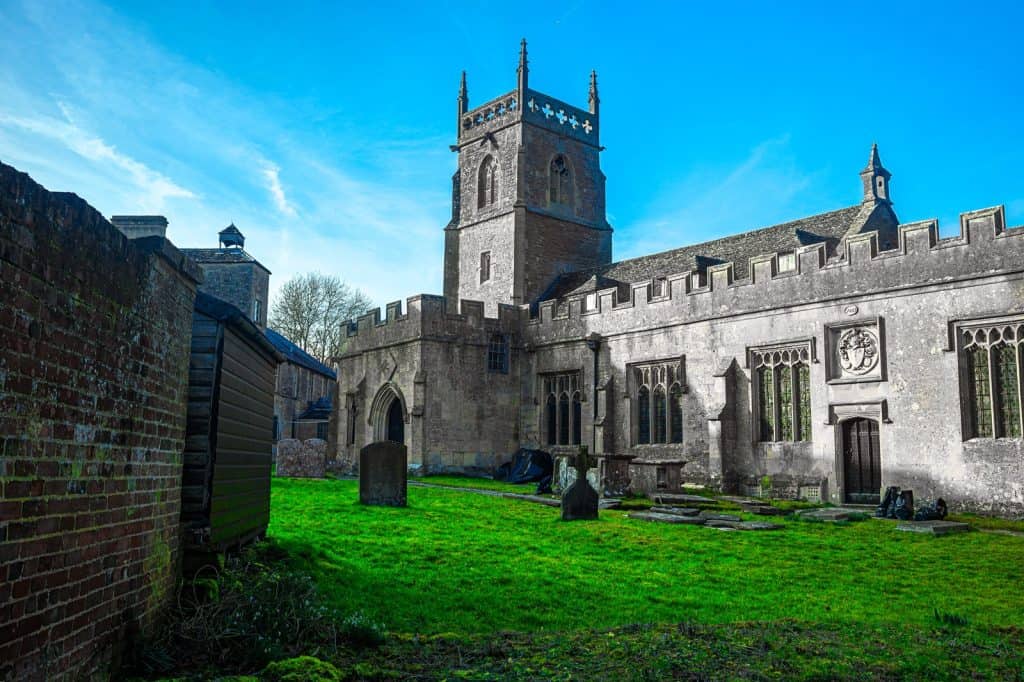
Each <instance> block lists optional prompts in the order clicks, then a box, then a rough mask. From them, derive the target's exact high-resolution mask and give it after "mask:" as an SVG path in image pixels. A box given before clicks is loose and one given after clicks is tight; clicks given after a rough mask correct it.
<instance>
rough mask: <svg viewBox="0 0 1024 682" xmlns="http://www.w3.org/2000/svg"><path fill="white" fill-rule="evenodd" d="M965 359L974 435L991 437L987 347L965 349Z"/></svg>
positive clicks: (990, 401) (990, 397) (990, 394)
mask: <svg viewBox="0 0 1024 682" xmlns="http://www.w3.org/2000/svg"><path fill="white" fill-rule="evenodd" d="M967 359H968V363H967V366H968V371H969V373H970V378H969V382H970V389H971V418H972V421H973V424H974V435H975V436H976V437H978V438H991V437H992V391H991V387H990V385H989V377H988V349H986V348H982V347H981V346H975V347H974V348H971V349H970V350H968V351H967Z"/></svg>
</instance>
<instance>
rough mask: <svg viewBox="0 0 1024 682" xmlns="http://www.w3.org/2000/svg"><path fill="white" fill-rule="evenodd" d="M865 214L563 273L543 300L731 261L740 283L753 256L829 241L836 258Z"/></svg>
mask: <svg viewBox="0 0 1024 682" xmlns="http://www.w3.org/2000/svg"><path fill="white" fill-rule="evenodd" d="M869 210H870V209H869ZM864 211H865V207H864V206H863V205H862V204H857V205H856V206H849V207H847V208H841V209H839V210H837V211H829V212H828V213H819V214H818V215H813V216H809V217H807V218H801V219H800V220H793V221H790V222H788V223H782V224H780V225H773V226H771V227H765V228H761V229H759V230H753V231H751V232H743V233H741V234H736V235H732V236H729V237H723V238H721V239H715V240H713V241H709V242H704V243H702V244H694V245H692V246H684V247H682V248H679V249H672V250H670V251H663V252H661V253H655V254H651V255H649V256H641V257H639V258H630V259H629V260H623V261H619V262H617V263H609V264H607V265H601V266H598V267H596V268H590V269H588V270H581V271H578V272H569V273H566V274H563V275H560V276H559V277H558V278H557V279H556V280H555V281H554V282H553V283H552V285H551V286H550V287H549V288H548V290H547V291H546V292H545V293H544V294H542V295H541V296H540V297H539V298H538V301H543V300H550V299H554V298H563V297H565V296H569V295H572V294H582V293H586V292H592V291H597V290H599V289H606V288H609V287H613V286H620V287H621V288H622V289H623V291H622V293H624V294H626V293H628V286H627V285H628V284H631V283H634V282H642V281H645V280H650V279H654V278H655V277H666V276H668V275H675V274H681V273H687V272H691V271H693V270H699V271H703V270H706V269H707V268H708V267H710V266H712V265H717V264H720V263H726V262H732V264H733V268H734V270H733V273H734V275H735V277H736V279H740V278H743V277H746V276H747V270H748V269H749V265H750V258H752V257H753V256H758V255H761V254H767V253H776V252H786V251H795V250H796V249H797V248H798V247H800V246H806V245H808V244H819V243H822V242H824V243H825V244H826V248H827V250H828V253H829V254H832V253H834V252H835V248H836V246H837V245H838V244H839V242H840V240H842V238H843V237H844V236H846V235H847V234H848V233H850V232H851V230H855V229H856V228H860V227H861V226H863V225H864V223H865V220H866V218H867V215H866V214H865V213H864Z"/></svg>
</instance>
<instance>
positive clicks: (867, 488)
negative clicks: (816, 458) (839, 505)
mask: <svg viewBox="0 0 1024 682" xmlns="http://www.w3.org/2000/svg"><path fill="white" fill-rule="evenodd" d="M842 429H843V465H844V478H843V483H844V486H845V488H846V501H847V502H851V503H854V504H878V503H879V497H880V494H881V490H882V466H881V458H880V457H879V447H878V422H876V421H875V420H873V419H850V420H848V421H845V422H843V425H842Z"/></svg>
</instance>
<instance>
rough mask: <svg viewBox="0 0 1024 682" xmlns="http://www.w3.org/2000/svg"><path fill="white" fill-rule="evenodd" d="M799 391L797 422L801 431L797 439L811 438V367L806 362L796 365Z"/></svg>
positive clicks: (807, 439)
mask: <svg viewBox="0 0 1024 682" xmlns="http://www.w3.org/2000/svg"><path fill="white" fill-rule="evenodd" d="M796 383H797V393H798V394H799V396H800V402H799V403H798V408H797V413H796V416H797V423H798V424H799V427H800V432H799V433H798V434H797V440H802V441H809V440H811V368H810V367H808V366H807V365H804V364H799V365H797V366H796Z"/></svg>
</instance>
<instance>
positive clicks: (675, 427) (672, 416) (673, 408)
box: [668, 384, 683, 443]
mask: <svg viewBox="0 0 1024 682" xmlns="http://www.w3.org/2000/svg"><path fill="white" fill-rule="evenodd" d="M668 417H669V424H670V428H669V432H670V433H669V436H670V441H671V442H672V443H682V442H683V389H682V387H681V386H680V385H679V384H672V390H671V391H670V392H669V406H668Z"/></svg>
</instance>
